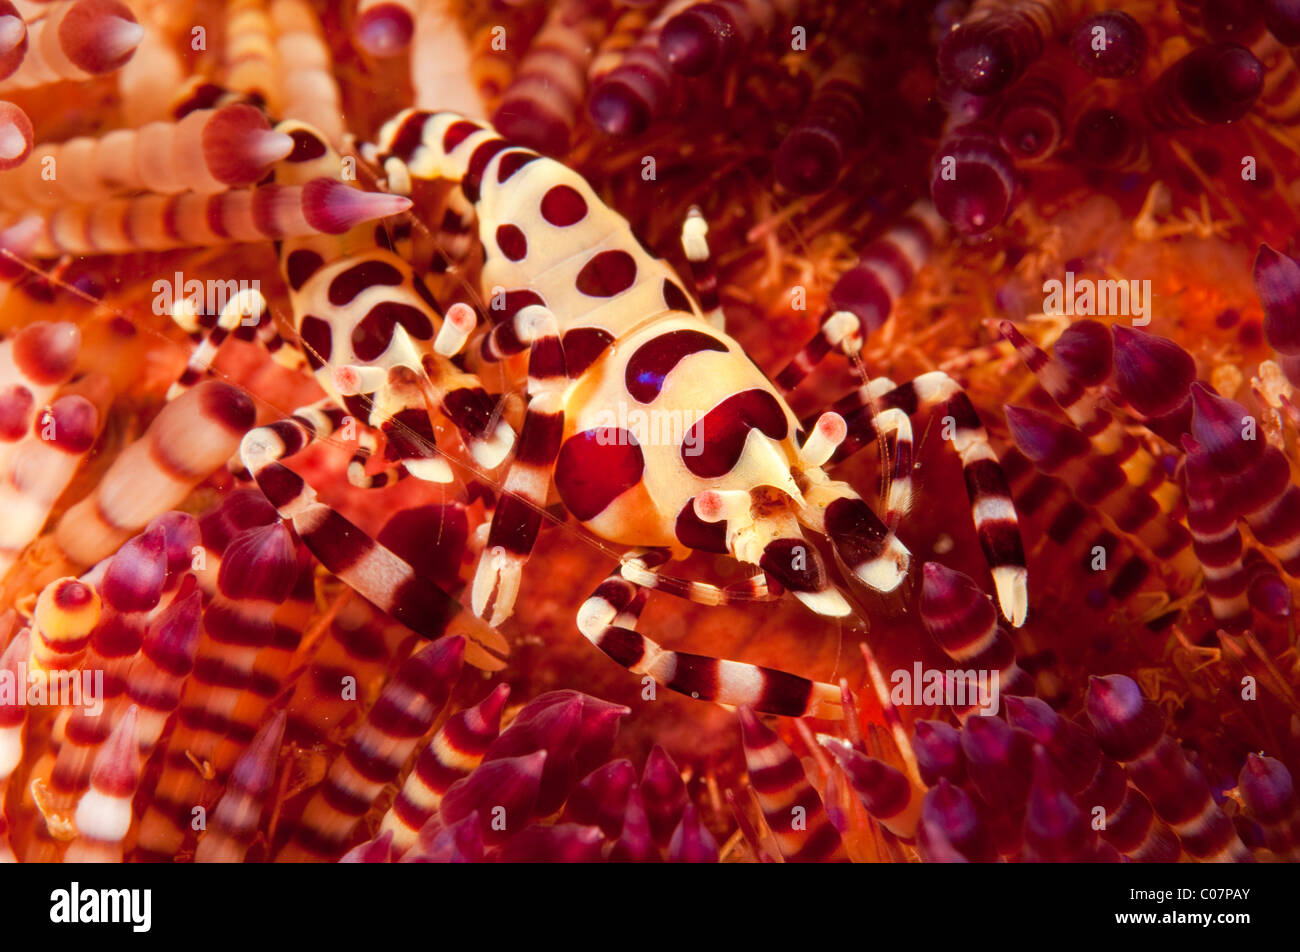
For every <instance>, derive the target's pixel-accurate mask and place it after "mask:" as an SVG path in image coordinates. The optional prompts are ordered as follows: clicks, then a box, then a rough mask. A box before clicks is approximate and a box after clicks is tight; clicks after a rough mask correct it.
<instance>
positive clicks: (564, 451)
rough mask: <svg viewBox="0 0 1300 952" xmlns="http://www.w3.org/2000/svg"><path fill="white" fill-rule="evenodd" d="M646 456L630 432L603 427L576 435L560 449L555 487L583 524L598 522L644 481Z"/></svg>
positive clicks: (565, 503) (575, 516)
mask: <svg viewBox="0 0 1300 952" xmlns="http://www.w3.org/2000/svg"><path fill="white" fill-rule="evenodd" d="M644 470H645V457H644V456H642V454H641V445H640V444H639V443H637V441H636V437H634V436H633V435H632V434H631V433H629V432H628V431H627V430H622V429H618V428H617V427H599V428H597V429H594V430H585V431H583V432H582V433H576V434H574V435H573V436H571V437H569V439H568V440H566V441H565V443H564V445H563V446H562V447H560V455H559V456H558V457H557V458H556V461H555V488H556V489H557V490H559V493H560V498H561V499H562V500H564V505H565V507H566V508H567V509H568V510H569V512H571V513H573V516H574V518H576V519H578V520H579V521H581V522H586V521H587V520H589V519H594V518H595V517H596V516H598V515H600V514H601V513H602V512H604V511H605V508H606V507H607V506H608V505H609V504H610V503H612V502H613V501H614V500H615V499H617V498H618V497H619V496H621V495H622V494H623V493H625V492H626V491H627V490H629V489H631V488H632V487H633V486H635V485H636V484H637V483H639V482H640V481H641V474H642V472H644Z"/></svg>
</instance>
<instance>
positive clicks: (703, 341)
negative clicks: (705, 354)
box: [624, 330, 727, 403]
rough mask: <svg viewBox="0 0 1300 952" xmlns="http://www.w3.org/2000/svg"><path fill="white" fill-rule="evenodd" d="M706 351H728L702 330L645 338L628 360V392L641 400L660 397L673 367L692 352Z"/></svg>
mask: <svg viewBox="0 0 1300 952" xmlns="http://www.w3.org/2000/svg"><path fill="white" fill-rule="evenodd" d="M704 350H714V351H722V352H723V353H726V350H727V345H726V344H724V343H722V341H720V340H718V339H717V338H716V337H713V336H711V335H709V334H705V333H704V332H703V331H693V330H680V331H669V332H668V333H667V334H660V335H659V336H658V337H655V338H652V339H651V340H648V341H646V342H645V343H644V344H642V345H641V346H640V347H638V348H637V349H636V353H634V354H633V355H632V357H631V359H629V360H628V362H627V370H626V372H625V374H624V380H625V382H626V384H627V392H628V393H630V394H631V395H632V399H634V400H636V401H637V402H638V403H650V402H652V401H653V400H654V398H655V397H657V396H659V391H660V390H662V389H663V386H664V380H665V378H667V376H668V374H669V372H670V371H672V369H673V368H674V367H676V366H677V365H678V364H679V363H681V362H682V360H684V359H685V358H686V357H688V356H689V355H691V354H696V353H699V352H700V351H704Z"/></svg>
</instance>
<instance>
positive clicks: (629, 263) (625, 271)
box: [576, 250, 636, 297]
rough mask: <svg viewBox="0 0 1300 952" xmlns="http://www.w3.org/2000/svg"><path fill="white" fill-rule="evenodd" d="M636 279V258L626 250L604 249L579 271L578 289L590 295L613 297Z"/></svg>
mask: <svg viewBox="0 0 1300 952" xmlns="http://www.w3.org/2000/svg"><path fill="white" fill-rule="evenodd" d="M635 281H636V260H635V259H634V258H633V257H632V256H631V255H630V254H628V253H627V252H626V251H621V250H614V251H602V252H600V253H599V254H598V255H596V256H595V257H593V258H592V259H591V260H590V261H588V262H587V263H586V264H584V265H583V266H582V270H581V271H579V272H578V280H577V282H576V283H577V286H578V290H579V291H581V292H582V293H583V294H586V295H588V296H589V297H613V296H614V295H615V294H621V293H622V292H624V291H626V290H627V289H628V288H630V287H631V286H632V284H633V282H635Z"/></svg>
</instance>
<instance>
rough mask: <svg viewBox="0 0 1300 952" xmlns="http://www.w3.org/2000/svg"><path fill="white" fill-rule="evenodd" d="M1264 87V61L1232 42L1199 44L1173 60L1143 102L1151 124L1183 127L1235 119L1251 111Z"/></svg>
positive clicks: (1212, 124) (1211, 124)
mask: <svg viewBox="0 0 1300 952" xmlns="http://www.w3.org/2000/svg"><path fill="white" fill-rule="evenodd" d="M1263 88H1264V66H1263V64H1262V63H1260V61H1259V60H1258V59H1256V58H1255V55H1254V54H1253V53H1251V52H1250V50H1248V49H1246V48H1245V47H1244V46H1240V45H1239V44H1236V43H1212V44H1210V45H1208V46H1201V47H1198V48H1196V49H1194V50H1192V51H1191V52H1190V53H1188V54H1187V55H1186V56H1184V57H1183V58H1182V59H1180V60H1178V61H1176V62H1175V63H1173V64H1172V65H1171V66H1170V67H1169V68H1168V69H1166V70H1165V71H1164V72H1163V73H1161V74H1160V78H1159V79H1157V80H1156V81H1155V83H1154V84H1153V85H1152V87H1151V89H1150V90H1148V92H1147V94H1146V96H1145V98H1144V100H1143V106H1144V108H1145V110H1146V115H1147V118H1148V119H1149V120H1150V122H1151V124H1152V125H1154V126H1156V127H1157V128H1160V129H1182V128H1189V127H1193V126H1214V125H1223V124H1224V123H1229V122H1235V121H1236V120H1238V119H1240V118H1242V117H1243V116H1245V115H1246V113H1248V112H1250V107H1251V106H1253V105H1254V104H1255V100H1256V99H1257V98H1258V97H1259V94H1260V91H1261V90H1262V89H1263Z"/></svg>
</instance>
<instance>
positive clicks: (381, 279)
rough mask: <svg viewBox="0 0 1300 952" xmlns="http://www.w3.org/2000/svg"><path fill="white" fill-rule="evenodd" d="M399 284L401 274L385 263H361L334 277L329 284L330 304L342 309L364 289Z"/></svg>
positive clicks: (371, 261)
mask: <svg viewBox="0 0 1300 952" xmlns="http://www.w3.org/2000/svg"><path fill="white" fill-rule="evenodd" d="M401 283H402V272H400V271H398V270H397V269H396V268H395V267H393V266H392V265H391V264H389V263H388V262H387V261H375V260H369V261H363V262H361V263H360V264H354V265H353V266H352V267H350V268H348V269H347V270H345V271H340V272H339V273H338V274H336V275H335V276H334V280H332V281H331V282H330V291H329V299H330V303H331V304H333V305H334V306H335V307H343V306H344V305H345V304H349V303H351V301H352V300H353V299H354V298H355V297H356V296H357V295H358V294H360V293H361V292H362V291H364V290H365V289H366V288H370V287H374V286H375V285H392V286H396V285H399V284H401Z"/></svg>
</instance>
